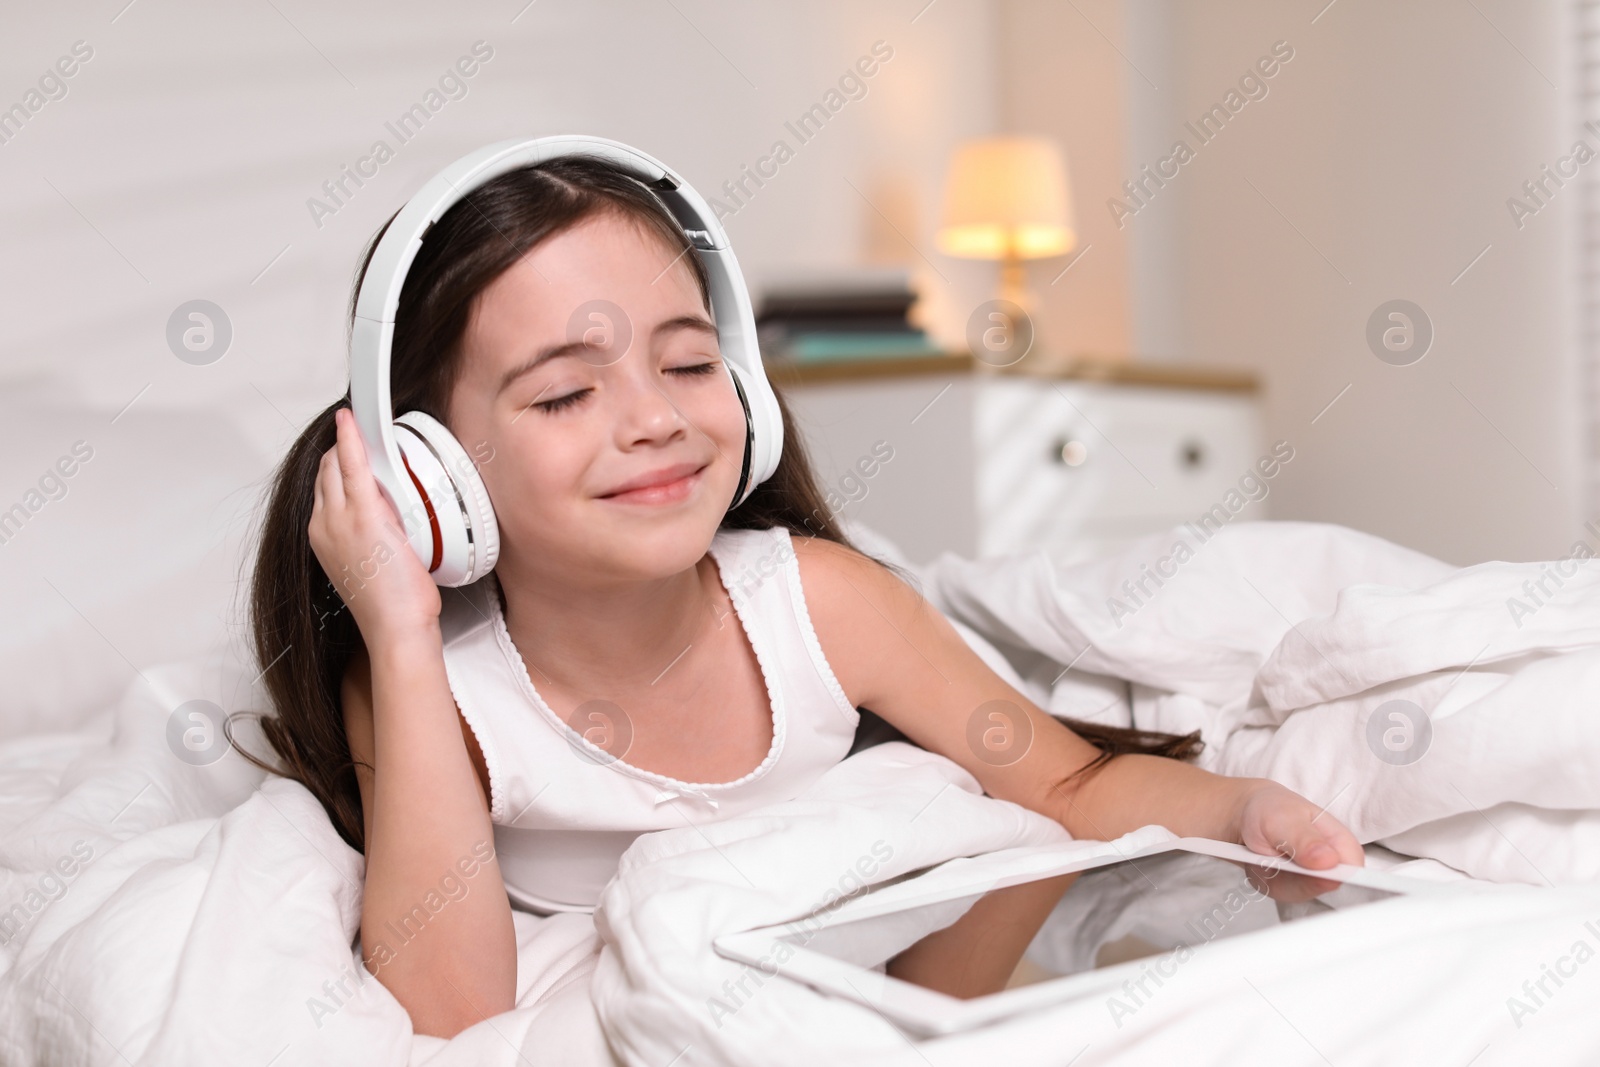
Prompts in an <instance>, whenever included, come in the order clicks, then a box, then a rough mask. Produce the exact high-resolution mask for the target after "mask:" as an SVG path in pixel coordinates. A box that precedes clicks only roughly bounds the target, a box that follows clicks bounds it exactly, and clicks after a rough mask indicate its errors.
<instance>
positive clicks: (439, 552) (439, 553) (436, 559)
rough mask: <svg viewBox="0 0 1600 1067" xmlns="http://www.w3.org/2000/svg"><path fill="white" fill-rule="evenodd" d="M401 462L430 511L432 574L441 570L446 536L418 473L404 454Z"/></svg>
mask: <svg viewBox="0 0 1600 1067" xmlns="http://www.w3.org/2000/svg"><path fill="white" fill-rule="evenodd" d="M400 462H401V463H404V464H405V466H406V473H407V474H409V475H410V476H411V484H412V485H414V486H416V487H417V495H418V496H420V497H421V498H422V506H423V507H425V508H427V509H428V527H429V529H431V530H432V531H433V562H432V563H430V564H428V573H429V574H432V573H433V572H434V571H436V570H438V569H439V563H440V562H441V561H442V560H443V559H444V535H443V534H441V533H440V532H439V516H437V515H435V514H434V513H433V501H432V500H429V499H428V494H427V492H426V491H424V490H423V488H422V482H421V481H420V480H418V478H417V473H416V471H414V470H412V469H411V461H410V460H409V459H407V458H406V454H405V453H404V452H401V453H400Z"/></svg>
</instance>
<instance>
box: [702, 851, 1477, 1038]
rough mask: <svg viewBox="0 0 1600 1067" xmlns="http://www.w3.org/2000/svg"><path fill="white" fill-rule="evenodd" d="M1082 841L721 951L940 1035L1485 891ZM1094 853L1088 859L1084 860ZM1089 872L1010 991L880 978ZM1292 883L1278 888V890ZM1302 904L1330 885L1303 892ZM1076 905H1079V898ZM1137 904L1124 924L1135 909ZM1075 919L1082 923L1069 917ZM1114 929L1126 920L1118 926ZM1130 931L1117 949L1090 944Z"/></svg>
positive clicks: (954, 869)
mask: <svg viewBox="0 0 1600 1067" xmlns="http://www.w3.org/2000/svg"><path fill="white" fill-rule="evenodd" d="M1084 845H1085V842H1082V841H1078V842H1072V843H1070V844H1067V845H1049V846H1042V847H1037V848H1018V849H1006V850H1002V851H998V852H991V853H987V854H985V855H981V856H976V857H971V858H964V859H955V860H950V861H948V862H946V863H942V864H939V865H938V866H936V867H930V868H927V869H926V870H923V871H917V872H912V873H911V874H909V875H906V876H903V877H901V878H899V879H896V880H894V881H891V882H888V883H884V884H883V885H881V886H879V887H876V888H873V889H871V890H869V891H866V892H862V893H859V894H857V895H855V896H853V897H850V898H848V899H846V900H844V901H843V902H842V903H837V904H834V905H832V906H830V907H827V908H824V909H822V910H820V911H817V912H813V913H812V914H811V915H809V916H807V917H805V918H802V919H796V920H794V921H792V922H788V923H784V924H781V925H778V926H768V927H762V928H760V929H756V930H750V931H748V932H745V933H738V934H725V935H723V936H721V937H719V938H717V939H716V941H715V946H716V949H717V952H718V953H719V954H720V955H722V956H725V957H727V958H729V959H733V960H737V961H739V962H742V963H745V964H749V965H750V966H752V967H756V968H759V969H760V970H761V972H762V974H763V975H773V974H779V975H783V976H785V977H786V978H789V979H793V980H795V981H799V982H803V983H805V984H806V985H809V986H811V987H813V988H815V989H818V990H821V991H822V992H825V993H828V994H831V995H834V996H839V997H844V998H847V999H849V1000H853V1001H856V1002H857V1003H860V1004H864V1005H866V1006H868V1007H870V1008H873V1009H874V1010H876V1011H878V1012H879V1013H880V1014H882V1015H883V1016H884V1017H885V1018H887V1019H889V1020H890V1021H891V1022H893V1023H895V1024H896V1025H898V1026H899V1027H901V1029H903V1030H904V1031H906V1032H907V1033H910V1034H913V1035H916V1036H933V1035H938V1034H947V1033H954V1032H958V1031H962V1030H968V1029H972V1028H973V1027H977V1026H983V1025H986V1024H988V1023H992V1022H994V1021H996V1020H998V1019H1002V1018H1005V1017H1007V1016H1010V1015H1016V1014H1019V1013H1021V1012H1026V1011H1032V1010H1035V1009H1038V1008H1041V1007H1045V1006H1047V1005H1052V1004H1061V1003H1065V1002H1069V1001H1074V1000H1078V999H1080V998H1083V997H1088V996H1094V995H1097V994H1100V995H1104V994H1106V993H1107V992H1108V991H1111V990H1116V989H1118V988H1119V987H1122V986H1123V983H1124V982H1125V981H1127V980H1128V979H1129V978H1130V977H1132V976H1135V975H1136V974H1137V973H1138V972H1139V971H1140V969H1141V968H1144V969H1148V968H1149V966H1150V965H1151V964H1152V962H1155V963H1157V964H1159V963H1161V962H1165V961H1160V960H1157V961H1151V960H1150V959H1148V957H1154V956H1158V955H1161V954H1167V955H1168V956H1169V957H1171V956H1173V955H1174V954H1177V955H1178V956H1179V957H1180V958H1186V957H1182V956H1181V954H1182V953H1183V952H1184V951H1192V950H1194V949H1195V948H1197V947H1198V945H1199V944H1200V943H1202V942H1206V941H1210V940H1212V939H1214V938H1218V937H1241V936H1256V937H1260V936H1266V935H1267V934H1268V933H1269V932H1270V930H1269V928H1270V927H1273V926H1277V925H1279V924H1281V923H1283V922H1289V921H1300V920H1307V919H1311V918H1314V917H1316V916H1318V915H1326V914H1329V913H1330V912H1332V911H1333V910H1335V909H1344V908H1348V907H1365V906H1373V905H1377V904H1381V902H1382V901H1384V900H1388V899H1392V898H1393V897H1396V896H1400V895H1405V894H1417V893H1434V894H1439V893H1456V892H1463V891H1466V892H1471V891H1481V890H1483V889H1486V888H1490V889H1492V888H1494V887H1493V886H1485V885H1484V884H1483V883H1479V882H1471V881H1468V882H1430V881H1421V880H1419V879H1415V878H1407V877H1403V876H1399V875H1392V874H1386V873H1384V872H1382V871H1377V870H1372V869H1370V868H1367V867H1352V866H1348V865H1345V864H1339V865H1338V866H1335V867H1331V868H1328V869H1326V870H1310V869H1308V868H1304V867H1300V866H1298V865H1296V864H1294V863H1292V862H1290V861H1289V860H1286V859H1281V858H1278V857H1274V856H1265V855H1261V854H1259V853H1256V852H1252V851H1250V850H1249V849H1247V848H1245V847H1244V846H1242V845H1236V844H1230V843H1227V842H1222V841H1213V840H1210V839H1208V838H1201V837H1184V838H1167V839H1165V840H1160V841H1157V842H1155V843H1154V844H1150V845H1146V846H1143V847H1138V848H1131V849H1124V850H1122V851H1117V850H1116V849H1090V850H1086V849H1085V848H1084ZM1086 851H1088V852H1090V853H1091V854H1089V855H1085V852H1086ZM1072 872H1082V874H1081V876H1080V877H1079V878H1078V879H1077V880H1076V881H1075V882H1074V883H1073V885H1072V886H1071V887H1070V888H1069V889H1068V890H1067V891H1066V894H1065V897H1064V898H1063V899H1062V902H1061V904H1060V905H1059V906H1058V908H1057V911H1056V913H1055V914H1053V915H1052V917H1051V920H1050V921H1049V922H1047V923H1046V925H1045V927H1044V929H1042V930H1041V931H1040V932H1039V934H1038V935H1036V936H1035V937H1034V938H1033V941H1032V942H1031V943H1030V944H1029V946H1028V949H1027V951H1026V953H1025V954H1024V955H1023V957H1022V960H1021V961H1020V963H1019V964H1018V965H1017V967H1016V969H1015V970H1014V971H1013V972H1012V975H1011V978H1010V980H1009V981H1008V982H1007V983H1006V986H1005V988H1004V989H1001V990H999V991H996V992H989V993H984V994H982V995H976V996H971V997H967V998H962V997H957V996H952V995H950V994H947V993H943V992H938V991H936V990H934V989H931V988H924V987H923V986H921V985H915V984H912V983H911V982H909V981H903V980H901V979H899V978H894V977H890V976H889V975H888V974H886V973H885V965H886V963H887V961H889V960H891V959H893V958H894V957H896V956H898V955H900V953H902V952H904V951H905V950H906V949H908V948H910V947H911V946H913V945H915V944H917V943H918V942H920V941H921V940H922V939H923V938H925V937H929V936H931V935H932V934H934V933H935V932H937V931H940V930H943V929H945V928H946V927H949V926H951V925H952V924H953V923H955V922H956V920H958V919H959V918H961V916H963V915H965V914H966V913H967V912H968V910H969V909H971V908H972V907H973V906H974V905H976V904H977V903H978V901H980V900H981V899H983V898H984V897H985V896H986V895H988V894H989V893H992V892H996V891H998V890H1001V889H1006V888H1008V887H1011V886H1017V885H1021V884H1022V883H1025V882H1035V881H1038V880H1041V879H1046V878H1053V877H1056V876H1058V875H1063V874H1070V873H1072ZM1278 872H1291V874H1299V875H1308V876H1311V877H1313V878H1317V879H1324V880H1326V881H1328V882H1334V883H1339V884H1338V885H1337V886H1336V887H1335V888H1332V889H1327V890H1326V891H1324V892H1321V893H1319V894H1318V895H1316V896H1311V897H1309V898H1308V899H1304V900H1301V901H1297V902H1293V903H1285V902H1283V901H1282V900H1279V899H1275V897H1276V896H1287V895H1290V894H1288V893H1284V892H1282V891H1277V890H1274V889H1273V887H1272V883H1271V882H1270V881H1268V880H1269V879H1274V878H1277V877H1280V875H1279V873H1278ZM1280 884H1284V883H1280ZM1300 887H1301V889H1302V892H1303V893H1307V894H1309V893H1312V892H1315V891H1316V890H1317V889H1319V888H1324V887H1322V886H1308V885H1307V884H1306V883H1300ZM1075 894H1076V896H1075ZM1134 900H1137V901H1138V909H1137V910H1138V911H1139V915H1138V916H1133V917H1130V914H1129V913H1128V904H1127V902H1129V901H1134ZM1075 912H1076V914H1075ZM1119 920H1120V922H1119ZM1130 928H1131V929H1133V930H1135V931H1136V932H1137V934H1139V935H1141V936H1135V935H1133V934H1129V935H1126V936H1122V937H1120V938H1117V939H1115V940H1113V941H1110V942H1105V943H1097V940H1096V934H1100V935H1103V934H1105V933H1106V932H1107V931H1108V930H1110V931H1112V932H1115V931H1116V930H1118V929H1130Z"/></svg>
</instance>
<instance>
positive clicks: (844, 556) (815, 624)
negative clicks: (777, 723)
mask: <svg viewBox="0 0 1600 1067" xmlns="http://www.w3.org/2000/svg"><path fill="white" fill-rule="evenodd" d="M791 540H792V542H793V544H794V554H795V562H796V566H797V567H798V568H799V571H800V583H801V585H802V586H803V587H804V592H805V601H806V610H807V612H808V613H809V614H810V616H811V625H812V628H813V629H814V630H816V632H817V643H818V644H819V645H821V646H822V654H823V655H824V656H826V657H827V660H828V663H829V665H830V666H831V667H832V668H833V673H834V675H835V676H836V677H837V678H838V679H839V686H840V688H842V689H843V690H844V692H845V696H846V697H847V698H848V699H849V700H850V702H851V703H852V704H854V705H856V706H857V707H872V708H873V710H877V709H876V707H875V706H874V702H875V701H876V700H877V699H878V697H879V696H881V694H882V691H883V686H884V685H885V684H886V682H887V681H888V679H886V675H885V672H884V670H883V667H884V665H885V664H886V663H888V662H892V661H893V660H895V659H896V658H898V656H897V653H898V652H900V651H901V650H900V649H895V648H892V647H891V645H892V644H895V643H898V644H902V645H903V643H904V637H903V636H902V635H903V633H904V632H905V628H906V627H908V626H911V625H913V623H914V622H915V620H917V619H918V618H921V617H924V616H925V615H926V614H927V613H928V612H931V610H932V608H931V605H929V604H928V603H927V601H925V600H924V599H923V598H922V595H921V594H920V593H918V592H917V591H916V590H915V589H913V588H911V586H909V585H907V584H906V583H905V581H904V580H902V579H901V577H900V576H899V575H898V574H896V573H895V572H894V571H892V570H890V569H889V568H888V567H885V566H884V565H883V564H881V563H879V562H878V561H877V560H875V559H873V558H871V557H870V556H866V555H863V554H862V553H860V552H857V551H856V550H855V549H853V548H850V547H848V546H845V545H841V544H839V543H838V542H836V541H829V540H827V539H826V538H822V537H806V536H801V535H799V534H795V535H793V536H792V538H791Z"/></svg>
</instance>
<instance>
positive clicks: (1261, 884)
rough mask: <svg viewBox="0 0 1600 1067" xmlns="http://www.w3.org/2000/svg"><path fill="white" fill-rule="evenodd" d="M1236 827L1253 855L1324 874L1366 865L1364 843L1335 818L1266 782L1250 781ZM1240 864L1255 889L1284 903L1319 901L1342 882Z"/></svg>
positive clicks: (1287, 790)
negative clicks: (1277, 858)
mask: <svg viewBox="0 0 1600 1067" xmlns="http://www.w3.org/2000/svg"><path fill="white" fill-rule="evenodd" d="M1236 827H1237V830H1236V835H1235V837H1236V840H1239V841H1242V842H1243V844H1244V846H1245V847H1246V848H1248V849H1249V850H1250V851H1252V852H1260V853H1263V854H1265V855H1270V856H1282V857H1284V858H1285V859H1288V860H1290V861H1291V862H1293V863H1296V864H1298V865H1300V866H1301V867H1310V868H1312V869H1318V870H1320V869H1323V868H1326V867H1333V866H1335V865H1337V864H1340V863H1348V864H1350V865H1351V866H1353V867H1361V866H1365V864H1366V861H1367V857H1366V853H1365V852H1364V851H1362V848H1361V842H1359V841H1357V840H1356V837H1355V835H1354V834H1352V833H1351V832H1350V831H1349V830H1347V829H1345V828H1344V826H1343V825H1342V824H1340V822H1339V821H1338V820H1337V819H1335V818H1334V817H1333V816H1332V815H1329V814H1328V813H1327V812H1326V811H1323V810H1322V809H1320V808H1318V807H1317V805H1315V804H1313V803H1311V801H1309V800H1307V799H1306V798H1305V797H1303V796H1301V795H1300V794H1298V793H1296V792H1294V791H1292V790H1289V789H1286V788H1284V787H1283V786H1281V785H1279V784H1278V783H1277V782H1274V781H1270V780H1268V779H1251V780H1249V781H1248V783H1247V784H1246V786H1245V793H1244V795H1243V798H1242V799H1241V801H1240V804H1239V808H1238V815H1237V822H1236ZM1240 866H1243V867H1244V868H1245V870H1246V872H1248V875H1249V878H1250V882H1251V884H1252V885H1254V886H1255V887H1256V888H1257V889H1258V890H1260V891H1261V892H1264V893H1266V894H1267V896H1269V897H1271V898H1272V899H1274V900H1280V901H1283V902H1284V903H1291V902H1294V901H1301V900H1309V899H1311V898H1312V897H1319V896H1321V895H1322V894H1324V893H1327V892H1329V891H1331V890H1333V889H1337V888H1338V887H1339V885H1340V884H1341V883H1339V882H1335V881H1332V880H1330V879H1327V878H1311V877H1308V876H1306V875H1303V874H1296V873H1294V872H1293V871H1280V870H1278V869H1276V868H1273V867H1254V866H1250V865H1248V864H1241V865H1240Z"/></svg>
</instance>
